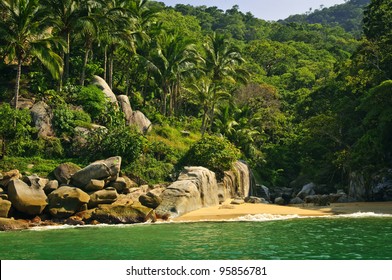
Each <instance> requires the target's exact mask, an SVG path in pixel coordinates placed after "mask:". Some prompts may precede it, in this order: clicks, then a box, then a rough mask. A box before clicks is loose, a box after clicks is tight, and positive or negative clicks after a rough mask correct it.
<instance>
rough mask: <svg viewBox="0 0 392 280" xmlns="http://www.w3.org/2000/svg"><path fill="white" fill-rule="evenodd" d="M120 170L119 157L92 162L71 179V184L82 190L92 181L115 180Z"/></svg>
mask: <svg viewBox="0 0 392 280" xmlns="http://www.w3.org/2000/svg"><path fill="white" fill-rule="evenodd" d="M120 168H121V157H119V156H117V157H111V158H108V159H106V160H100V161H96V162H93V163H92V164H90V165H88V166H86V167H85V168H83V169H81V170H79V171H77V172H76V173H75V174H73V175H72V177H71V184H72V185H74V186H76V187H78V188H82V189H84V188H85V187H86V186H87V184H88V183H90V181H91V180H92V179H96V180H111V181H113V180H116V178H117V176H118V174H119V172H120Z"/></svg>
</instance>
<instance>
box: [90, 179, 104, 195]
mask: <svg viewBox="0 0 392 280" xmlns="http://www.w3.org/2000/svg"><path fill="white" fill-rule="evenodd" d="M104 187H105V181H104V180H96V179H92V180H90V182H89V183H88V184H87V186H86V191H89V192H95V191H99V190H103V188H104Z"/></svg>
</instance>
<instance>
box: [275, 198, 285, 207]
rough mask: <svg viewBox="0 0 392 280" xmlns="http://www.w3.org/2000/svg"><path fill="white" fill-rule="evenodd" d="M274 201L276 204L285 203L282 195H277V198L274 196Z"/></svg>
mask: <svg viewBox="0 0 392 280" xmlns="http://www.w3.org/2000/svg"><path fill="white" fill-rule="evenodd" d="M274 203H275V204H277V205H285V204H286V202H285V200H284V199H283V197H277V198H275V201H274Z"/></svg>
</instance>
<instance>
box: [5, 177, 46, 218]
mask: <svg viewBox="0 0 392 280" xmlns="http://www.w3.org/2000/svg"><path fill="white" fill-rule="evenodd" d="M8 197H9V200H10V201H11V202H12V206H14V207H15V208H16V209H17V210H18V211H20V212H22V213H25V214H27V215H39V214H41V213H42V211H43V210H44V208H45V207H46V205H47V204H48V202H47V199H48V198H47V196H46V194H45V192H44V190H43V189H42V188H39V187H36V186H28V185H27V184H26V183H25V182H23V181H21V180H12V181H10V182H9V183H8Z"/></svg>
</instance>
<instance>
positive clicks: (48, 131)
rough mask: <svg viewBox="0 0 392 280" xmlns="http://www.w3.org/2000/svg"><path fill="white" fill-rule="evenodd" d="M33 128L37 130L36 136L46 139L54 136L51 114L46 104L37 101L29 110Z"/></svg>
mask: <svg viewBox="0 0 392 280" xmlns="http://www.w3.org/2000/svg"><path fill="white" fill-rule="evenodd" d="M30 112H31V115H32V118H33V123H34V126H35V127H36V128H37V129H38V136H40V137H43V138H47V137H53V136H55V133H54V130H53V126H52V119H53V113H52V110H51V108H50V107H49V105H48V104H46V103H45V102H43V101H39V102H37V103H35V104H34V105H33V107H32V108H31V109H30Z"/></svg>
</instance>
